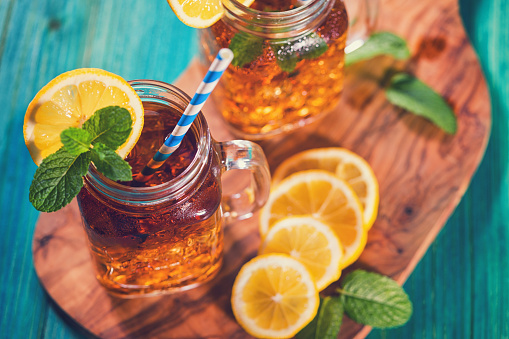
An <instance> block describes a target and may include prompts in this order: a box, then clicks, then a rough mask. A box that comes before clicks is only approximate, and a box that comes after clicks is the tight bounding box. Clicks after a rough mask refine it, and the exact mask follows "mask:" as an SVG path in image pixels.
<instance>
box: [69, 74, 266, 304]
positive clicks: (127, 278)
mask: <svg viewBox="0 0 509 339" xmlns="http://www.w3.org/2000/svg"><path fill="white" fill-rule="evenodd" d="M130 83H131V86H132V87H133V88H134V89H135V90H136V91H137V93H138V94H139V96H140V98H141V100H142V102H143V106H144V109H145V124H144V127H143V131H142V134H141V136H140V139H139V140H138V143H137V144H136V146H135V148H134V149H133V150H132V151H131V153H130V154H129V155H128V157H127V158H126V160H127V161H128V162H129V163H130V165H131V166H132V169H133V174H134V175H136V174H137V173H138V172H139V171H141V169H142V168H143V167H144V165H146V163H147V162H148V160H149V159H150V158H151V157H152V156H153V155H154V154H155V152H156V151H157V149H158V148H159V146H160V145H161V144H162V142H163V141H164V138H165V136H166V135H167V134H168V133H170V132H171V130H172V129H173V127H174V125H175V124H176V123H177V121H178V119H179V118H180V116H181V115H182V113H183V111H184V109H185V107H186V106H187V104H188V103H189V101H190V98H189V97H188V96H187V95H186V94H185V93H183V92H182V91H180V90H179V89H177V88H176V87H174V86H171V85H168V84H165V83H162V82H158V81H151V80H137V81H131V82H130ZM231 169H244V170H248V171H250V173H251V175H252V180H251V186H249V187H247V188H246V190H249V192H240V193H237V194H236V195H235V196H225V197H222V183H221V174H222V173H223V172H226V171H229V170H231ZM140 185H141V187H140ZM269 189H270V173H269V169H268V165H267V162H266V159H265V155H264V154H263V151H262V150H261V148H260V147H259V146H258V145H256V144H254V143H252V142H249V141H245V140H236V141H229V142H216V141H215V140H214V139H213V138H212V137H211V135H210V131H209V129H208V126H207V122H206V120H205V118H204V116H203V115H202V113H199V115H198V116H197V118H196V120H195V121H194V122H193V125H192V126H191V128H190V130H189V131H188V132H187V133H186V136H185V137H184V139H183V141H182V144H181V146H180V147H179V148H178V149H177V151H175V153H173V154H172V155H171V156H170V158H168V160H167V161H166V162H165V164H164V165H163V166H162V167H161V169H160V170H158V172H156V173H155V174H154V176H153V177H152V178H151V179H150V181H148V182H147V183H144V184H139V183H137V184H136V183H135V182H114V181H111V180H109V179H108V178H106V177H104V176H102V175H101V174H100V173H98V172H97V171H96V170H95V168H94V167H93V165H91V166H90V168H89V172H88V174H87V175H86V177H85V185H84V187H83V189H82V190H81V192H80V193H79V195H78V204H79V208H80V212H81V216H82V220H83V225H84V228H85V231H86V233H87V235H88V240H89V247H90V249H91V253H92V258H93V261H94V263H95V268H96V273H97V278H98V280H99V282H100V283H101V284H102V285H103V286H104V287H105V288H106V289H107V290H108V292H110V293H111V294H113V295H115V296H119V297H123V298H134V297H139V296H151V295H158V294H164V293H172V292H176V291H181V290H186V289H189V288H192V287H195V286H198V285H199V284H202V283H204V282H206V281H208V280H210V279H211V278H212V277H214V276H215V275H216V273H217V272H218V271H219V268H220V266H221V262H222V252H223V224H224V223H225V222H229V221H231V220H234V219H242V218H244V217H249V216H251V215H252V213H253V212H254V211H256V210H258V209H259V208H260V207H261V206H262V205H263V204H264V203H265V201H266V199H267V197H268V193H269ZM243 195H244V196H245V195H247V196H249V197H250V199H243V200H242V203H238V201H236V197H237V196H243ZM232 204H234V205H233V206H232Z"/></svg>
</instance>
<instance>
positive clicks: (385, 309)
mask: <svg viewBox="0 0 509 339" xmlns="http://www.w3.org/2000/svg"><path fill="white" fill-rule="evenodd" d="M338 292H339V293H341V295H342V296H341V297H342V299H343V304H344V308H345V312H346V314H347V315H348V316H349V317H350V318H351V319H352V320H354V321H355V322H357V323H359V324H364V325H369V326H373V327H377V328H388V327H396V326H401V325H403V324H404V323H406V322H407V321H408V319H410V316H411V315H412V303H411V302H410V300H409V299H408V296H407V294H406V293H405V291H404V290H403V288H402V287H401V286H399V285H398V284H397V283H396V282H395V281H394V280H392V279H390V278H388V277H385V276H383V275H380V274H376V273H372V272H366V271H363V270H356V271H354V272H352V273H350V274H349V275H348V276H347V277H346V278H345V280H344V281H343V284H342V288H339V289H338Z"/></svg>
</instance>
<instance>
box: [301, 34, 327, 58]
mask: <svg viewBox="0 0 509 339" xmlns="http://www.w3.org/2000/svg"><path fill="white" fill-rule="evenodd" d="M298 44H299V46H300V48H298V49H297V50H298V51H299V54H300V57H301V58H302V59H308V60H310V59H316V58H318V57H319V56H321V55H322V54H323V53H325V52H327V50H328V49H329V46H327V43H326V42H325V40H324V39H323V38H322V37H321V36H319V35H318V34H316V33H315V32H311V33H310V34H308V35H306V36H305V37H304V38H302V41H299V42H298Z"/></svg>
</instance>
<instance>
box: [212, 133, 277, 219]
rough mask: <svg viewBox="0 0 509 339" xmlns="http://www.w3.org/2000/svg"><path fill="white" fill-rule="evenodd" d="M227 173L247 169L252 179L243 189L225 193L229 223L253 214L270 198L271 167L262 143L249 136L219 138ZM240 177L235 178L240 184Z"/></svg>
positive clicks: (223, 168)
mask: <svg viewBox="0 0 509 339" xmlns="http://www.w3.org/2000/svg"><path fill="white" fill-rule="evenodd" d="M216 145H217V146H218V148H219V149H218V153H219V156H220V158H221V164H222V170H223V173H224V172H227V171H230V170H247V171H249V172H248V173H250V177H251V178H250V179H251V180H248V182H247V186H245V187H244V188H243V189H242V190H241V191H240V192H235V193H231V194H230V193H225V194H223V199H222V208H223V215H224V217H225V221H226V222H227V223H229V222H232V221H234V220H243V219H247V218H250V217H251V216H252V215H253V213H254V212H256V211H258V210H259V209H260V208H261V207H262V206H263V205H264V204H265V202H266V201H267V199H268V197H269V192H270V171H269V165H268V164H267V159H266V158H265V154H264V153H263V150H262V148H261V147H260V146H258V145H257V144H255V143H254V142H251V141H247V140H233V141H225V142H216ZM237 183H238V182H237V181H235V184H236V185H235V186H236V188H237V187H238V186H242V185H240V184H241V183H239V185H238V186H237Z"/></svg>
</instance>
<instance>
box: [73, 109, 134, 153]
mask: <svg viewBox="0 0 509 339" xmlns="http://www.w3.org/2000/svg"><path fill="white" fill-rule="evenodd" d="M131 125H132V119H131V114H130V113H129V111H128V110H127V109H125V108H123V107H119V106H109V107H104V108H101V109H100V110H98V111H96V112H95V113H94V115H92V116H91V117H90V118H89V119H88V120H87V121H85V123H84V124H83V126H82V128H83V129H84V130H86V131H87V132H88V133H90V135H92V137H93V139H92V141H91V142H92V144H93V145H94V144H95V143H98V142H100V143H103V144H105V145H106V146H108V147H109V148H111V149H114V150H116V149H117V148H119V147H120V146H121V145H122V144H123V143H124V142H125V141H126V140H127V138H128V137H129V134H131V129H132V128H131Z"/></svg>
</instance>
